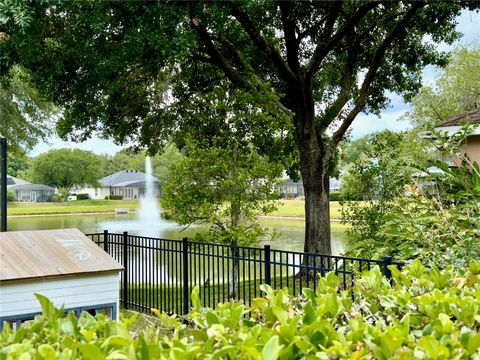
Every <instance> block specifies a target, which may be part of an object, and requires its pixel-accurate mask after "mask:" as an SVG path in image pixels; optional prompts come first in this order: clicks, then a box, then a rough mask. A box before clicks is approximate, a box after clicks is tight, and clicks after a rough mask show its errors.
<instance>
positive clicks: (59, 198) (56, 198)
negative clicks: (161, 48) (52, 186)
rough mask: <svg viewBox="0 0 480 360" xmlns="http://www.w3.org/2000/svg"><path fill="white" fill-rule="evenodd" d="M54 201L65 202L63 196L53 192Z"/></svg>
mask: <svg viewBox="0 0 480 360" xmlns="http://www.w3.org/2000/svg"><path fill="white" fill-rule="evenodd" d="M52 202H63V196H62V195H59V194H53V196H52Z"/></svg>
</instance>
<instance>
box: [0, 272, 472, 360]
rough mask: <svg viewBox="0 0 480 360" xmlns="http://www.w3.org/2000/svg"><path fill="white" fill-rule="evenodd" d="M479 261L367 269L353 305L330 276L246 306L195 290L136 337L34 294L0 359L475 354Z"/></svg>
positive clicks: (121, 326)
mask: <svg viewBox="0 0 480 360" xmlns="http://www.w3.org/2000/svg"><path fill="white" fill-rule="evenodd" d="M478 266H479V264H478V263H473V262H472V264H471V268H472V269H473V271H468V270H466V271H465V272H464V273H459V272H455V271H451V270H449V271H445V272H442V271H441V270H438V269H437V270H435V271H431V270H428V269H426V268H425V267H424V266H422V265H421V264H420V263H419V262H414V263H412V264H409V265H407V266H406V267H405V268H404V269H403V270H402V272H399V271H398V272H394V274H395V278H398V279H400V281H399V282H394V283H393V285H390V284H388V282H386V281H385V279H384V278H383V277H381V276H380V277H379V275H378V274H379V273H380V272H379V269H378V268H376V269H372V270H370V271H367V272H365V273H364V274H363V277H362V278H361V279H359V280H358V281H357V284H356V285H355V288H354V291H355V300H354V301H353V303H352V300H351V297H350V293H348V292H340V293H339V292H338V291H337V289H336V286H335V284H336V281H337V278H336V276H335V275H333V274H328V275H327V277H326V278H322V279H320V284H321V290H318V288H317V291H316V292H314V291H313V290H310V289H304V290H303V294H304V295H303V296H299V297H296V298H294V297H292V296H289V295H288V291H286V289H280V290H274V289H272V288H271V287H270V286H268V285H262V286H261V288H262V291H263V292H264V294H265V296H266V297H265V298H257V299H255V301H254V304H253V305H252V307H251V308H250V309H246V308H245V306H244V305H243V304H241V303H238V302H229V303H225V304H220V305H218V307H217V308H216V309H215V310H212V309H209V308H204V307H202V305H201V302H200V300H199V296H198V288H194V289H193V291H192V296H191V299H192V304H193V307H192V311H191V312H190V313H189V314H188V315H187V316H186V317H183V318H179V317H170V316H168V315H165V314H163V313H160V312H158V311H154V313H155V314H157V316H158V318H159V319H158V322H157V323H156V327H154V328H148V329H145V331H144V332H140V333H136V334H135V336H132V334H131V333H130V331H129V328H128V327H129V326H130V325H131V321H124V322H123V323H121V322H114V321H111V320H110V319H108V318H105V317H104V316H103V315H100V314H99V315H96V316H95V317H93V316H91V315H89V314H87V313H83V314H82V315H81V316H80V319H78V320H77V319H76V318H75V316H74V315H73V313H70V314H69V315H68V316H67V317H62V314H63V313H62V312H61V311H57V310H55V308H54V307H53V305H52V303H51V302H50V301H49V300H48V299H46V298H44V297H42V296H38V299H39V301H40V302H41V304H42V308H43V311H44V314H43V316H38V317H36V318H35V320H33V321H32V322H31V323H29V324H25V325H23V326H22V327H21V328H20V329H19V330H17V332H13V331H12V330H11V329H10V327H9V326H8V325H7V326H6V327H5V328H4V330H3V331H2V333H1V334H0V359H2V360H4V359H5V360H9V359H21V360H23V359H74V358H75V359H112V360H114V359H122V360H126V359H148V358H159V359H182V360H183V359H196V358H202V359H203V358H213V359H248V360H257V359H268V360H276V359H303V358H307V359H309V358H312V359H313V358H319V359H325V360H327V359H362V358H366V359H371V358H376V359H385V360H386V359H414V358H415V359H448V358H455V359H468V358H477V357H478V356H479V355H480V332H479V329H480V275H479V274H478V273H476V272H475V270H476V269H477V267H478ZM406 278H408V280H409V281H408V282H406V281H404V279H406ZM439 279H440V283H438V280H439ZM439 284H440V285H441V286H438V285H439ZM460 285H461V286H460ZM182 322H183V323H186V324H188V326H186V325H185V324H182ZM165 330H168V331H167V332H166V331H165ZM23 354H28V356H29V357H28V356H27V355H23ZM22 356H23V357H22Z"/></svg>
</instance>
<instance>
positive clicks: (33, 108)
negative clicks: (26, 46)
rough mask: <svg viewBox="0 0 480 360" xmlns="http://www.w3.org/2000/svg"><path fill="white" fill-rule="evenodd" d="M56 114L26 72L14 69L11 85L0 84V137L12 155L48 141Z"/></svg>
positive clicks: (9, 81) (12, 70)
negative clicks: (44, 140) (2, 137)
mask: <svg viewBox="0 0 480 360" xmlns="http://www.w3.org/2000/svg"><path fill="white" fill-rule="evenodd" d="M54 114H55V108H54V106H53V105H52V103H50V102H47V101H45V99H43V98H42V97H41V96H40V94H39V93H38V91H37V90H36V89H35V87H34V86H33V85H32V84H31V83H30V81H29V76H28V74H27V72H26V71H25V70H24V69H22V68H20V67H14V68H12V69H11V70H10V79H9V80H8V83H5V82H2V81H0V119H1V121H0V135H2V136H5V137H6V138H7V140H8V143H9V148H10V149H11V150H12V151H16V152H19V151H20V152H21V151H22V150H23V151H25V150H29V149H31V148H32V147H33V146H34V145H35V144H36V143H37V142H38V141H39V140H41V139H46V138H47V137H48V135H49V133H50V132H51V127H52V125H51V121H50V120H49V118H50V117H51V116H53V115H54Z"/></svg>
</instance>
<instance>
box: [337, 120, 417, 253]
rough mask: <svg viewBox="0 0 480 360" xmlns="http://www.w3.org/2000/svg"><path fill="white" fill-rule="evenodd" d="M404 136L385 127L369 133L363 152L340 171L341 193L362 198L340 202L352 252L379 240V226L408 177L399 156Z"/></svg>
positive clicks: (403, 162)
mask: <svg viewBox="0 0 480 360" xmlns="http://www.w3.org/2000/svg"><path fill="white" fill-rule="evenodd" d="M405 138H406V134H404V133H394V132H391V131H388V130H385V131H382V132H379V133H375V134H372V135H369V136H368V140H367V142H366V143H365V151H364V153H363V155H362V156H360V157H359V158H358V159H357V160H356V161H354V162H353V163H351V164H350V165H349V167H348V168H347V171H346V173H344V174H343V177H342V185H341V189H342V194H343V195H344V196H345V197H354V196H358V195H361V196H362V197H363V200H364V201H362V202H361V203H360V202H356V201H349V202H343V203H342V222H343V223H350V224H352V227H351V228H349V230H347V232H348V234H349V235H350V242H349V252H350V253H352V254H355V255H358V253H357V250H358V247H359V246H360V249H361V251H364V248H365V247H366V246H368V245H367V244H368V243H369V242H372V243H374V242H376V241H380V238H379V236H380V235H379V229H380V227H381V226H382V224H384V222H385V218H386V216H387V215H388V213H389V212H390V211H391V209H392V207H393V206H394V203H395V201H396V198H397V197H398V196H399V195H401V194H402V192H403V191H404V189H403V188H404V185H405V184H406V183H407V181H408V180H409V179H410V178H409V170H408V168H407V167H406V166H405V163H406V162H407V159H406V158H405V157H402V156H401V153H402V151H401V145H402V144H403V142H404V140H405Z"/></svg>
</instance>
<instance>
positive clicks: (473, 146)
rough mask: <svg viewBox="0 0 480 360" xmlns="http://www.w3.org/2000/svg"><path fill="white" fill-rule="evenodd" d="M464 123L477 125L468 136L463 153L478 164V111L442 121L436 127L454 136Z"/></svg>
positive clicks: (479, 132)
mask: <svg viewBox="0 0 480 360" xmlns="http://www.w3.org/2000/svg"><path fill="white" fill-rule="evenodd" d="M465 122H468V123H470V124H478V125H479V127H478V128H477V129H475V131H474V132H473V133H472V134H471V135H470V136H468V138H467V141H466V143H465V146H464V148H463V151H464V153H465V154H466V155H468V157H469V158H470V160H472V161H476V162H477V163H478V164H480V109H475V110H471V111H468V112H466V113H464V114H461V115H457V116H455V117H453V118H451V119H449V120H447V121H444V122H442V123H441V124H439V125H438V126H437V130H438V131H440V132H442V133H445V134H454V133H456V132H457V131H458V130H460V128H461V127H462V123H465ZM454 161H455V160H454ZM452 165H454V164H452Z"/></svg>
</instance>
